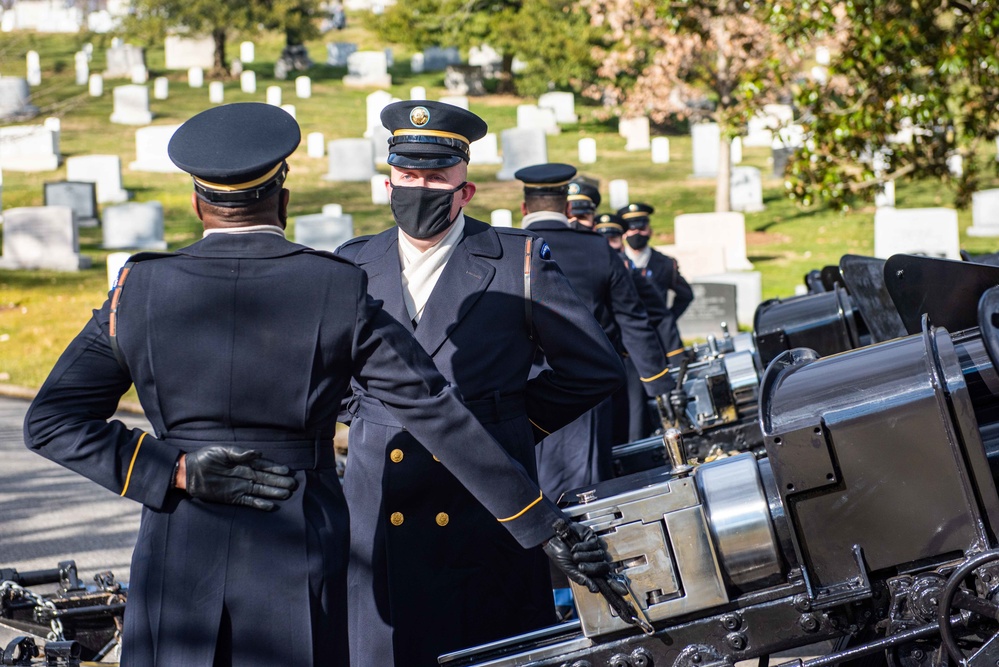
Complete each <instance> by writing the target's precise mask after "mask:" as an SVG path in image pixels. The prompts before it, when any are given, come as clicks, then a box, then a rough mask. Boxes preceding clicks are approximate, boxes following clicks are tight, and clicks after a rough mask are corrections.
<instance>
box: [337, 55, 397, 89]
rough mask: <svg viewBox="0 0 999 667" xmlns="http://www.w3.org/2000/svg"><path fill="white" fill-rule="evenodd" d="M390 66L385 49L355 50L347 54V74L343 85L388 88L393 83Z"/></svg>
mask: <svg viewBox="0 0 999 667" xmlns="http://www.w3.org/2000/svg"><path fill="white" fill-rule="evenodd" d="M388 68H389V62H388V55H387V54H386V53H385V52H384V51H355V52H353V53H351V54H350V55H349V56H347V76H345V77H343V85H345V86H348V87H354V88H357V87H361V88H363V87H373V86H377V87H379V88H387V87H388V86H391V85H392V77H391V76H390V75H389V73H388Z"/></svg>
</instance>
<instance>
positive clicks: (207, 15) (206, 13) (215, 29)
mask: <svg viewBox="0 0 999 667" xmlns="http://www.w3.org/2000/svg"><path fill="white" fill-rule="evenodd" d="M263 16H265V12H264V7H263V6H262V5H261V4H260V2H258V1H256V0H244V1H243V2H220V1H219V0H132V3H131V5H130V12H129V14H128V16H127V17H126V18H125V20H124V22H123V25H122V32H124V33H125V34H129V35H140V36H145V37H146V38H147V39H149V40H159V39H163V38H164V37H165V36H166V34H167V31H168V30H169V29H171V28H185V29H187V30H188V31H189V33H190V34H192V35H210V36H211V38H212V40H213V41H214V42H215V65H214V68H213V72H212V74H213V75H215V76H227V75H228V74H229V66H228V62H227V60H226V55H225V45H226V40H227V39H228V37H229V35H230V34H231V33H232V32H234V31H238V30H251V29H255V27H256V25H257V24H258V22H259V21H260V19H261V18H262V17H263Z"/></svg>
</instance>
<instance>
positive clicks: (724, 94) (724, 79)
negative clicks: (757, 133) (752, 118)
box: [711, 0, 732, 212]
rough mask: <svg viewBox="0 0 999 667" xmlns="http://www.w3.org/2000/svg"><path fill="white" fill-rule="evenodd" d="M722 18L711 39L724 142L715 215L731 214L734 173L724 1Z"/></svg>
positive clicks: (715, 24)
mask: <svg viewBox="0 0 999 667" xmlns="http://www.w3.org/2000/svg"><path fill="white" fill-rule="evenodd" d="M718 9H719V14H720V16H716V17H715V18H714V19H712V22H711V23H712V24H711V35H712V37H713V38H714V40H715V48H716V49H717V51H716V53H717V55H716V59H715V67H716V69H717V72H716V77H717V78H716V85H717V92H718V110H717V113H716V116H717V117H716V120H717V122H718V131H719V133H720V134H721V141H720V142H718V180H717V181H716V182H715V211H719V212H724V211H731V210H732V196H731V173H732V145H731V143H730V141H731V140H730V139H729V137H728V113H727V111H728V108H729V107H730V106H731V105H732V82H731V75H730V72H729V63H728V57H727V56H726V55H725V54H726V53H728V49H729V34H728V29H727V28H726V27H725V9H726V5H725V0H720V2H719V8H718Z"/></svg>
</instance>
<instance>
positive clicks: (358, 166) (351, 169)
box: [323, 139, 375, 182]
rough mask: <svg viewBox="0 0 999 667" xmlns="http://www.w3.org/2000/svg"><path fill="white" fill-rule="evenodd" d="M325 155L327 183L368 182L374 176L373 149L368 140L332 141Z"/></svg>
mask: <svg viewBox="0 0 999 667" xmlns="http://www.w3.org/2000/svg"><path fill="white" fill-rule="evenodd" d="M327 153H328V155H329V171H328V172H327V174H326V175H325V176H323V178H324V179H325V180H327V181H352V182H353V181H357V182H370V181H371V177H372V176H374V175H375V149H374V146H372V145H371V141H370V140H368V139H334V140H333V141H331V142H330V143H329V148H328V150H327Z"/></svg>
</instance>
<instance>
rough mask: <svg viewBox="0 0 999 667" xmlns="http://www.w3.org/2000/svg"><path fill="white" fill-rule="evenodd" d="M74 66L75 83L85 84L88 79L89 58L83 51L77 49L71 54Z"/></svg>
mask: <svg viewBox="0 0 999 667" xmlns="http://www.w3.org/2000/svg"><path fill="white" fill-rule="evenodd" d="M73 62H74V64H75V67H76V85H78V86H85V85H87V82H88V81H89V80H90V58H88V57H87V54H86V53H84V52H83V51H77V52H76V55H74V56H73Z"/></svg>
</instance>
